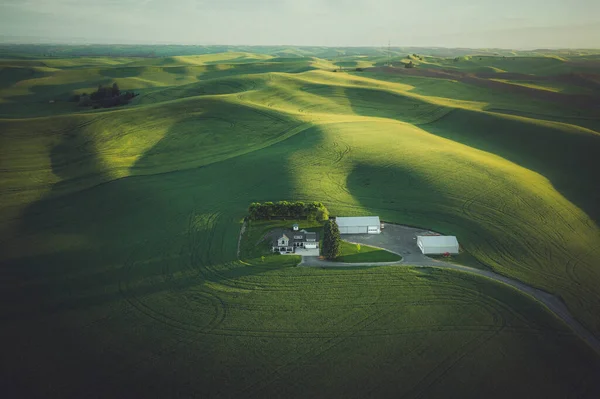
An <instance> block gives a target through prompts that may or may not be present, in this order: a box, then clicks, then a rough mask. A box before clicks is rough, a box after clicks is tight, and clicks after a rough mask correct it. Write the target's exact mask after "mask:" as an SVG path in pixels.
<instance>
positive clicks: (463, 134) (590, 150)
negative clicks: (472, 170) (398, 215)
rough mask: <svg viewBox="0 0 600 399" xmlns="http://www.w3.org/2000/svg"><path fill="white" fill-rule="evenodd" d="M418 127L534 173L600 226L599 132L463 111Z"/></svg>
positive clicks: (454, 112) (457, 111)
mask: <svg viewBox="0 0 600 399" xmlns="http://www.w3.org/2000/svg"><path fill="white" fill-rule="evenodd" d="M419 127H420V128H421V129H423V130H424V131H426V132H428V133H431V134H435V135H436V136H440V137H444V138H447V139H450V140H452V141H455V142H458V143H461V144H464V145H467V146H469V147H472V148H476V149H478V150H482V151H486V152H489V153H492V154H495V155H498V156H500V157H502V158H504V159H506V160H508V161H510V162H513V163H515V164H517V165H519V166H522V167H524V168H526V169H529V170H532V171H534V172H536V173H539V174H540V175H542V176H544V177H546V178H547V179H548V180H550V182H551V183H552V185H553V187H554V188H555V189H556V190H557V191H559V192H560V193H561V194H562V195H563V196H564V197H565V198H567V199H568V200H569V201H570V202H572V203H573V204H575V205H576V206H577V207H579V208H580V209H582V210H583V211H584V212H585V213H586V214H587V215H588V216H589V217H590V218H591V219H593V220H594V221H595V222H596V224H597V225H600V208H599V207H598V204H600V187H599V186H598V184H597V180H598V178H597V173H596V171H597V170H600V157H598V154H600V135H594V134H591V133H582V132H565V131H562V130H560V129H557V128H553V127H548V126H543V125H536V124H534V123H526V122H523V121H519V120H513V119H508V118H503V117H501V116H496V115H493V114H487V113H481V112H475V111H466V110H455V111H453V112H451V113H450V114H448V115H446V116H444V117H443V118H441V119H439V120H437V121H435V122H433V123H429V124H426V125H421V126H419Z"/></svg>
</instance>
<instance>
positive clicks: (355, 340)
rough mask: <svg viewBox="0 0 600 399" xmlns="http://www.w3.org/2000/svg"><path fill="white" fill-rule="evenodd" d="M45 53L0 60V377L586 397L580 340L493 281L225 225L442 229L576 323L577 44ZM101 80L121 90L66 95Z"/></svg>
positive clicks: (591, 295) (587, 130)
mask: <svg viewBox="0 0 600 399" xmlns="http://www.w3.org/2000/svg"><path fill="white" fill-rule="evenodd" d="M117 50H118V49H117ZM117 50H115V51H117ZM65 51H66V52H65V53H64V55H62V56H60V57H59V56H55V57H46V58H36V57H33V56H28V57H24V56H22V55H19V56H17V55H15V56H14V57H11V56H10V55H7V54H2V55H1V56H0V195H1V202H0V323H1V324H0V342H1V343H0V353H2V356H0V375H2V376H3V377H2V378H1V379H0V392H2V393H3V395H2V396H6V397H61V398H70V397H72V398H80V397H83V396H91V397H173V396H178V397H202V398H212V397H219V398H220V397H257V398H258V397H261V398H262V397H297V398H305V397H311V396H312V397H344V398H349V397H356V398H359V397H360V398H363V397H394V398H398V397H406V398H436V397H439V398H444V397H449V396H452V397H465V398H494V397H498V398H505V397H515V398H531V397H544V398H564V397H578V398H597V397H599V396H600V380H599V379H598V378H597V377H598V375H600V354H598V353H595V352H594V351H593V350H592V349H591V348H590V347H589V346H587V344H586V343H585V342H584V341H583V340H581V339H580V337H579V336H577V335H576V334H575V333H574V332H573V331H572V330H571V329H570V328H569V327H568V326H567V325H566V324H565V323H564V322H563V321H562V320H561V319H559V318H558V317H556V315H554V314H553V313H551V312H550V311H549V310H548V309H547V308H546V307H544V306H543V305H542V304H541V303H539V302H536V301H535V300H533V299H532V298H531V297H529V296H527V295H525V294H523V293H520V292H519V291H516V290H515V289H513V288H511V287H508V286H505V285H503V284H500V283H497V282H494V281H492V280H487V279H485V278H483V277H478V276H474V275H470V274H468V273H462V272H456V271H449V270H440V269H435V268H417V267H411V266H409V265H408V266H402V267H397V266H381V267H364V268H363V267H360V266H358V267H348V268H335V269H334V268H331V269H328V268H305V267H301V266H296V265H297V264H298V262H299V259H298V257H296V256H280V255H270V254H268V245H266V243H265V242H261V238H262V237H263V236H264V234H265V233H266V232H268V231H269V229H272V228H273V227H281V226H284V225H286V223H288V222H287V221H286V222H281V221H276V222H263V223H254V222H253V223H251V224H250V225H247V224H243V219H244V217H245V216H246V213H247V207H248V205H249V204H250V203H252V202H264V201H279V200H293V201H296V200H300V201H321V202H323V203H324V204H325V205H326V206H327V208H328V209H329V211H330V213H331V214H332V215H344V216H353V215H379V216H380V217H381V219H382V220H385V221H386V222H388V223H398V224H407V225H411V226H419V227H422V228H424V229H430V230H434V231H439V232H441V233H445V234H452V235H456V236H457V237H458V239H459V242H460V243H461V246H462V250H463V252H462V253H461V255H460V257H457V259H456V261H457V262H459V258H461V257H462V259H468V260H469V262H470V263H473V264H480V265H483V266H485V267H486V268H489V269H491V270H494V271H495V272H497V273H499V274H502V275H505V276H508V277H511V278H513V279H516V280H520V281H522V282H523V283H525V284H528V285H530V286H532V287H536V288H539V289H542V290H544V291H547V292H549V293H551V294H554V295H556V296H557V297H558V298H560V300H562V301H564V303H565V304H566V306H567V307H568V309H569V311H570V312H571V314H572V315H573V316H574V317H575V318H576V319H577V320H578V321H579V322H580V323H581V324H582V325H584V326H585V327H586V328H587V329H588V330H589V331H590V332H592V333H593V334H595V335H596V337H598V338H600V312H599V311H598V309H600V289H599V288H598V287H600V228H599V224H600V208H599V207H598V204H600V186H599V185H598V173H597V170H600V101H599V99H600V88H599V87H598V85H599V84H598V82H600V78H599V77H600V65H599V64H598V61H597V57H596V56H595V55H594V54H587V53H582V54H580V55H572V54H571V55H568V54H562V53H560V52H557V53H556V54H538V53H527V54H519V53H517V52H515V53H514V54H509V53H506V54H504V55H501V56H492V55H491V54H488V53H487V52H482V53H477V54H474V55H472V56H469V55H465V54H462V53H457V54H456V56H454V55H453V54H441V53H439V52H436V53H434V54H432V55H427V54H426V53H424V54H425V56H424V57H423V60H420V59H418V60H417V59H415V64H418V65H417V67H416V68H414V70H409V69H405V68H403V67H402V66H400V65H401V64H402V63H404V62H407V61H408V58H407V57H406V55H407V54H398V55H397V57H395V58H394V59H393V63H392V64H393V65H395V66H392V67H386V66H383V64H384V63H385V62H386V60H387V59H386V55H385V54H383V53H378V52H375V51H374V52H372V53H367V55H362V54H354V53H352V54H346V55H343V56H340V55H336V54H335V53H333V54H329V53H327V52H326V51H325V50H323V49H316V48H306V49H303V48H289V49H271V50H268V49H263V50H260V51H259V50H258V49H240V50H239V51H237V52H223V53H216V54H203V53H202V54H200V53H199V54H197V55H177V54H171V53H167V54H164V55H165V56H164V57H145V58H142V57H137V56H135V55H131V54H130V53H127V52H123V53H122V54H121V53H120V52H118V51H120V50H118V51H117V52H116V53H115V54H119V56H118V57H112V58H111V57H100V56H98V57H94V56H86V57H75V56H72V55H70V54H68V51H67V50H65ZM90 51H91V50H90ZM140 51H141V50H140ZM144 51H146V50H144ZM160 51H167V50H164V49H162V50H161V49H157V52H160ZM169 51H170V50H169ZM356 51H357V52H358V51H359V50H356ZM423 51H425V50H423ZM440 51H441V50H440ZM479 54H481V56H479ZM456 57H459V60H458V61H455V60H454V59H455V58H456ZM503 57H506V58H503ZM340 67H344V69H343V70H342V71H340V70H339V68H340ZM357 67H359V68H364V69H363V70H362V71H356V70H355V68H357ZM334 70H337V72H334ZM113 82H116V83H118V85H119V87H120V88H121V89H122V90H134V91H135V92H136V93H139V96H137V97H135V98H134V99H133V100H132V102H131V103H130V104H128V105H126V106H122V107H116V108H108V109H90V108H83V107H78V106H77V104H76V103H73V102H70V101H68V99H69V98H70V97H72V96H73V95H74V94H81V93H83V92H88V93H89V92H92V91H93V90H95V88H96V87H97V86H98V85H99V84H103V85H110V84H112V83H113ZM515 88H516V89H515ZM243 225H244V226H245V227H244V232H243V234H241V236H240V229H241V228H242V226H243ZM306 227H307V228H318V227H317V224H311V223H308V222H307V226H306ZM352 248H353V249H354V250H355V249H356V248H355V246H354V245H352ZM238 250H239V254H238ZM364 250H365V252H366V250H367V249H366V247H365V248H364ZM355 255H358V254H355ZM355 255H351V256H355ZM361 255H362V253H361ZM263 256H264V258H262V257H263ZM483 266H482V267H483ZM4 393H6V394H4Z"/></svg>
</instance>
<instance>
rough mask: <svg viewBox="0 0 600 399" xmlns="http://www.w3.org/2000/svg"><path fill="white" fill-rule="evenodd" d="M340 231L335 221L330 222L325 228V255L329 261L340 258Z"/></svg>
mask: <svg viewBox="0 0 600 399" xmlns="http://www.w3.org/2000/svg"><path fill="white" fill-rule="evenodd" d="M341 240H342V238H341V236H340V229H339V228H338V225H337V223H336V222H335V220H328V221H327V222H326V223H325V225H324V226H323V255H324V256H325V258H327V259H329V260H334V259H335V258H337V257H338V256H340V251H341V249H340V241H341Z"/></svg>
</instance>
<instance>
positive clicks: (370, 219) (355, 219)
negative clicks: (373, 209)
mask: <svg viewBox="0 0 600 399" xmlns="http://www.w3.org/2000/svg"><path fill="white" fill-rule="evenodd" d="M335 221H336V222H337V225H338V226H339V227H346V226H360V227H367V226H379V216H350V217H337V218H335Z"/></svg>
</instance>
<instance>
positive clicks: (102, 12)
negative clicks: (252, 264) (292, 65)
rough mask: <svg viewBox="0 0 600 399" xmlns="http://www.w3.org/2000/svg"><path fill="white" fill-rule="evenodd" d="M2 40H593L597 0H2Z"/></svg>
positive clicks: (510, 43)
mask: <svg viewBox="0 0 600 399" xmlns="http://www.w3.org/2000/svg"><path fill="white" fill-rule="evenodd" d="M0 40H1V41H3V42H31V43H77V44H81V43H97V44H128V43H130V44H202V45H213V44H219V45H296V46H300V45H307V46H376V47H380V46H385V45H387V43H388V41H389V42H390V43H391V45H392V46H402V47H404V46H422V47H425V46H428V47H469V48H511V49H534V48H600V0H477V1H474V0H412V1H406V0H363V1H360V0H169V1H167V0H0Z"/></svg>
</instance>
